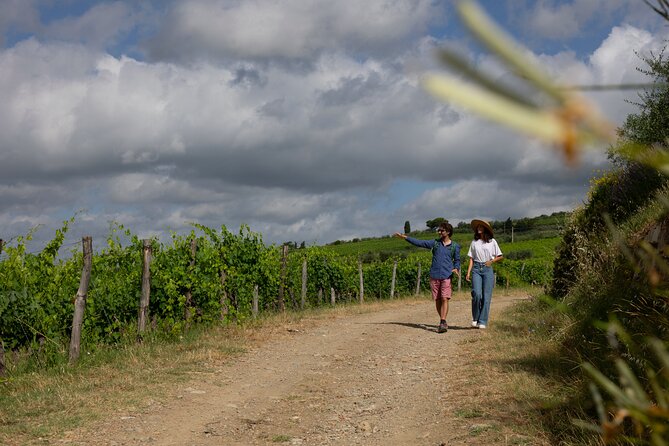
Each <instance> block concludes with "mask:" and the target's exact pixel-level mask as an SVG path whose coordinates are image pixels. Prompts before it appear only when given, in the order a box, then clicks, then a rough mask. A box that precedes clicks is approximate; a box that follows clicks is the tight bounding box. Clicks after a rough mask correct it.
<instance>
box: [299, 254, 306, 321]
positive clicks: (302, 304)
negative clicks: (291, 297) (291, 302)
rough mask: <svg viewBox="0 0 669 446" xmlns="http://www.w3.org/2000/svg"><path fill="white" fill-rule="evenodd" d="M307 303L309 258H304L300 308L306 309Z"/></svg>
mask: <svg viewBox="0 0 669 446" xmlns="http://www.w3.org/2000/svg"><path fill="white" fill-rule="evenodd" d="M306 303H307V259H306V258H305V259H304V260H302V295H301V299H300V308H301V309H303V310H304V306H305V305H306Z"/></svg>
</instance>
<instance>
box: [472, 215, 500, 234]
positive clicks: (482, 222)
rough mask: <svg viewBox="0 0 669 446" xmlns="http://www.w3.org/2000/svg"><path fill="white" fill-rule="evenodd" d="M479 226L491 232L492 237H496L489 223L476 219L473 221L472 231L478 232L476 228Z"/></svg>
mask: <svg viewBox="0 0 669 446" xmlns="http://www.w3.org/2000/svg"><path fill="white" fill-rule="evenodd" d="M478 225H481V226H483V227H484V228H486V229H487V230H488V231H490V235H491V236H494V235H495V233H494V232H493V230H492V226H490V223H488V222H487V221H485V220H478V219H474V220H472V223H471V226H472V229H473V230H474V231H476V228H477V227H478Z"/></svg>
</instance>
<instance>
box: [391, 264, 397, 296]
mask: <svg viewBox="0 0 669 446" xmlns="http://www.w3.org/2000/svg"><path fill="white" fill-rule="evenodd" d="M396 277H397V260H395V261H394V262H393V280H392V282H390V298H391V299H392V298H394V297H395V278H396Z"/></svg>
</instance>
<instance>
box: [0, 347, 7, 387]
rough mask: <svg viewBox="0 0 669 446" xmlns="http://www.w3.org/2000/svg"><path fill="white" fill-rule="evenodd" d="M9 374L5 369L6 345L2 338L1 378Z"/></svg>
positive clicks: (0, 349) (0, 356)
mask: <svg viewBox="0 0 669 446" xmlns="http://www.w3.org/2000/svg"><path fill="white" fill-rule="evenodd" d="M6 374H7V369H6V367H5V343H4V342H2V339H1V338H0V378H2V377H3V376H5V375H6Z"/></svg>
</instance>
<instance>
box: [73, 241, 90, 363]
mask: <svg viewBox="0 0 669 446" xmlns="http://www.w3.org/2000/svg"><path fill="white" fill-rule="evenodd" d="M81 243H82V245H83V252H84V265H83V268H82V271H81V280H80V281H79V290H77V294H76V296H75V297H74V316H73V318H72V337H71V338H70V364H73V363H75V362H77V360H78V359H79V353H80V347H81V326H82V324H83V322H84V311H85V310H86V297H87V296H88V284H89V283H90V281H91V267H92V264H93V262H92V260H93V259H92V257H93V239H92V238H91V237H90V236H86V237H84V238H83V239H82V240H81Z"/></svg>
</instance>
